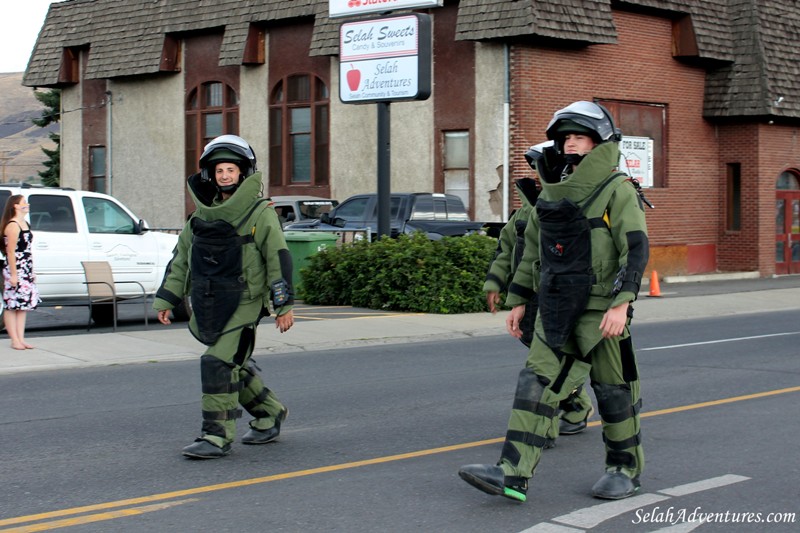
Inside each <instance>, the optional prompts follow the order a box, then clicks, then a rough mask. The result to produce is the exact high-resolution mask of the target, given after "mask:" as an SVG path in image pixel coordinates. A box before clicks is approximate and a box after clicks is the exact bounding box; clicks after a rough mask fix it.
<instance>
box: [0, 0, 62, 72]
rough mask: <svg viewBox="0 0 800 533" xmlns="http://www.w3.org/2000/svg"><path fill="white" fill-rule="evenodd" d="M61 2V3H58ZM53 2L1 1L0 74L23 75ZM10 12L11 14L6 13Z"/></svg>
mask: <svg viewBox="0 0 800 533" xmlns="http://www.w3.org/2000/svg"><path fill="white" fill-rule="evenodd" d="M57 1H61V0H57ZM57 1H53V0H20V1H16V2H13V5H14V7H13V8H11V9H9V7H10V5H9V4H12V2H11V0H3V13H2V14H0V73H7V72H25V68H26V67H27V66H28V60H29V59H30V58H31V52H32V51H33V45H34V44H36V38H37V37H38V36H39V30H41V29H42V25H43V24H44V18H45V16H46V15H47V9H48V8H49V7H50V4H55V3H57ZM9 11H11V12H9Z"/></svg>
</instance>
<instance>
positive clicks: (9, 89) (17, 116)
mask: <svg viewBox="0 0 800 533" xmlns="http://www.w3.org/2000/svg"><path fill="white" fill-rule="evenodd" d="M43 110H44V106H43V105H42V104H41V103H40V102H39V100H37V99H36V97H35V96H34V95H33V89H32V88H30V87H23V86H22V72H15V73H10V74H0V173H2V174H0V181H2V182H3V183H7V182H22V181H30V182H32V183H40V181H41V180H40V178H39V174H38V173H39V172H40V171H42V170H45V167H44V166H43V165H42V162H43V161H45V160H46V159H47V156H46V155H44V153H43V152H42V147H45V148H48V149H53V148H55V143H53V142H52V141H51V140H50V139H49V138H48V134H49V132H50V128H48V129H42V128H40V127H38V126H36V125H34V124H33V123H32V122H31V119H34V118H38V117H40V116H41V114H42V111H43ZM57 128H58V125H55V129H54V131H58V129H57Z"/></svg>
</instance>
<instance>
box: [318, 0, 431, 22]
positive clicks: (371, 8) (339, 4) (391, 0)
mask: <svg viewBox="0 0 800 533" xmlns="http://www.w3.org/2000/svg"><path fill="white" fill-rule="evenodd" d="M443 3H444V2H443V0H328V17H330V18H336V17H354V16H357V15H363V14H365V13H385V12H387V11H394V10H396V9H414V8H423V7H442V4H443Z"/></svg>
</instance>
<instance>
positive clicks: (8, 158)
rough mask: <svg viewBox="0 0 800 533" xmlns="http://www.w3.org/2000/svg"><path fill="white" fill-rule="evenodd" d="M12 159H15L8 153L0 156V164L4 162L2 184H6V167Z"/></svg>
mask: <svg viewBox="0 0 800 533" xmlns="http://www.w3.org/2000/svg"><path fill="white" fill-rule="evenodd" d="M12 159H14V158H13V157H11V156H9V155H8V152H3V155H2V156H0V162H2V164H3V181H2V182H0V183H5V182H6V165H7V164H8V162H9V161H11V160H12Z"/></svg>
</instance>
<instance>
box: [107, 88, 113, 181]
mask: <svg viewBox="0 0 800 533" xmlns="http://www.w3.org/2000/svg"><path fill="white" fill-rule="evenodd" d="M106 97H107V100H106V102H107V104H108V106H107V108H106V122H107V124H106V144H107V146H106V194H107V195H109V196H112V194H111V191H112V189H111V146H112V143H111V125H112V122H111V109H112V107H113V102H112V97H113V95H112V94H111V91H106Z"/></svg>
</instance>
